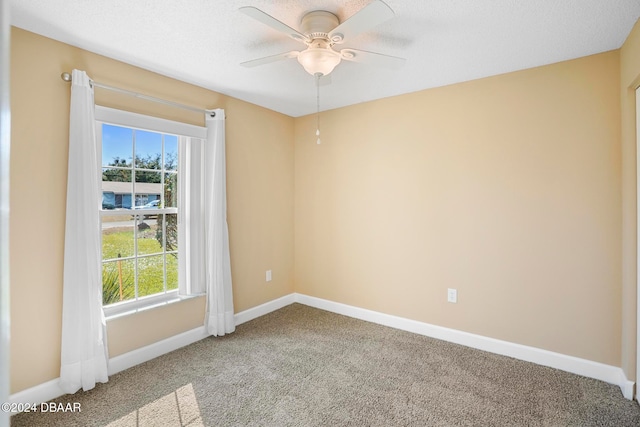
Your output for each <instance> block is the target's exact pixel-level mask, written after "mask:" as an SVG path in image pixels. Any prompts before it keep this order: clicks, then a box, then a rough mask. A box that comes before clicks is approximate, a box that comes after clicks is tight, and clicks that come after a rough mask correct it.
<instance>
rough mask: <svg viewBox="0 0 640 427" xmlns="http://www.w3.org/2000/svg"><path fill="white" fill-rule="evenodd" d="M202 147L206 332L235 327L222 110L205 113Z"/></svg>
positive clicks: (217, 333)
mask: <svg viewBox="0 0 640 427" xmlns="http://www.w3.org/2000/svg"><path fill="white" fill-rule="evenodd" d="M206 116H207V142H206V143H205V147H204V174H203V175H204V182H205V185H204V202H205V209H204V231H205V240H204V241H205V276H206V281H205V283H206V292H207V310H206V316H205V326H206V328H207V332H208V333H209V334H210V335H216V336H220V335H224V334H228V333H231V332H233V331H235V329H236V326H235V321H234V318H233V294H232V291H231V259H230V256H229V230H228V228H227V178H226V176H227V170H226V166H225V164H226V161H225V135H224V133H225V132H224V110H222V109H217V110H213V111H211V112H208V113H207V114H206Z"/></svg>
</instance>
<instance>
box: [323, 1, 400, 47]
mask: <svg viewBox="0 0 640 427" xmlns="http://www.w3.org/2000/svg"><path fill="white" fill-rule="evenodd" d="M394 16H395V13H393V10H392V9H391V8H390V7H389V6H387V5H386V4H385V3H384V2H383V1H381V0H374V1H372V2H371V3H369V4H368V5H366V6H365V7H363V8H362V9H360V10H359V11H358V12H356V14H355V15H353V16H351V17H350V18H349V19H347V20H346V21H344V22H343V23H342V24H340V25H338V26H337V27H336V28H334V29H333V30H332V31H331V32H330V33H329V39H331V41H333V42H334V43H343V42H344V40H345V39H349V38H352V37H355V36H356V35H358V34H360V33H362V32H364V31H367V30H369V29H371V28H373V27H375V26H376V25H378V24H381V23H383V22H385V21H388V20H389V19H391V18H393V17H394Z"/></svg>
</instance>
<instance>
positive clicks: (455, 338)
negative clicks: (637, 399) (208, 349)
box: [295, 294, 634, 399]
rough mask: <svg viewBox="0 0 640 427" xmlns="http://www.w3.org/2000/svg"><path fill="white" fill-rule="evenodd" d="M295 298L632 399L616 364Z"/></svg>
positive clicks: (630, 387) (629, 385) (630, 384)
mask: <svg viewBox="0 0 640 427" xmlns="http://www.w3.org/2000/svg"><path fill="white" fill-rule="evenodd" d="M295 301H296V302H298V303H300V304H304V305H308V306H310V307H315V308H319V309H322V310H326V311H330V312H332V313H337V314H342V315H344V316H349V317H353V318H356V319H360V320H365V321H368V322H372V323H377V324H379V325H384V326H389V327H392V328H396V329H401V330H403V331H408V332H413V333H416V334H420V335H425V336H428V337H432V338H437V339H440V340H443V341H449V342H453V343H456V344H461V345H464V346H467V347H472V348H475V349H478V350H484V351H488V352H490V353H496V354H501V355H504V356H509V357H513V358H515V359H520V360H524V361H527V362H532V363H536V364H538V365H543V366H548V367H551V368H556V369H560V370H562V371H566V372H571V373H573V374H577V375H582V376H585V377H589V378H594V379H597V380H600V381H605V382H607V383H609V384H615V385H617V386H619V387H620V390H621V391H622V394H623V395H624V397H625V398H627V399H633V386H634V382H633V381H629V380H628V379H627V377H626V375H625V374H624V371H623V370H622V368H619V367H616V366H611V365H605V364H603V363H599V362H593V361H591V360H586V359H581V358H578V357H574V356H567V355H565V354H561V353H554V352H552V351H548V350H542V349H539V348H535V347H529V346H526V345H521V344H515V343H512V342H508V341H501V340H497V339H494V338H489V337H485V336H481V335H476V334H471V333H468V332H463V331H459V330H456V329H449V328H444V327H442V326H437V325H431V324H429V323H423V322H418V321H415V320H410V319H406V318H403V317H397V316H392V315H389V314H384V313H379V312H376V311H372V310H367V309H364V308H359V307H354V306H350V305H346V304H341V303H338V302H333V301H328V300H324V299H321V298H316V297H311V296H308V295H303V294H295Z"/></svg>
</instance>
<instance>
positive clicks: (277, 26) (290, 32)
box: [239, 6, 307, 42]
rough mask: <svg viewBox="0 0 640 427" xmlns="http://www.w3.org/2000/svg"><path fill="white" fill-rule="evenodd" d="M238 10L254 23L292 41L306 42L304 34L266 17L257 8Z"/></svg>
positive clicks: (270, 17)
mask: <svg viewBox="0 0 640 427" xmlns="http://www.w3.org/2000/svg"><path fill="white" fill-rule="evenodd" d="M239 10H240V12H242V13H244V14H245V15H247V16H250V17H252V18H253V19H255V20H256V21H260V22H262V23H263V24H265V25H267V26H269V27H271V28H273V29H274V30H277V31H280V32H281V33H284V34H286V35H287V36H289V37H291V38H292V39H294V40H298V41H301V42H305V41H306V40H307V36H305V35H304V34H302V33H300V32H299V31H297V30H294V29H293V28H291V27H290V26H288V25H287V24H285V23H284V22H280V21H278V20H277V19H276V18H274V17H273V16H271V15H267V14H266V13H264V12H263V11H261V10H260V9H258V8H255V7H253V6H245V7H241V8H240V9H239Z"/></svg>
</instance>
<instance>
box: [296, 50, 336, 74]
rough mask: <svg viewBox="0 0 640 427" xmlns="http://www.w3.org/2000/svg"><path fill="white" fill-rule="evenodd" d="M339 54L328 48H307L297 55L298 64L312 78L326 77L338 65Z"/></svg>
mask: <svg viewBox="0 0 640 427" xmlns="http://www.w3.org/2000/svg"><path fill="white" fill-rule="evenodd" d="M340 59H341V57H340V54H339V53H338V52H336V51H335V50H333V49H330V48H318V47H309V48H307V49H305V50H303V51H302V52H300V53H299V54H298V62H299V63H300V65H302V66H303V67H304V69H305V71H306V72H307V73H309V74H311V75H312V76H315V75H316V74H321V75H323V76H326V75H327V74H329V73H330V72H332V71H333V69H334V68H335V67H336V65H338V64H339V63H340Z"/></svg>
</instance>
